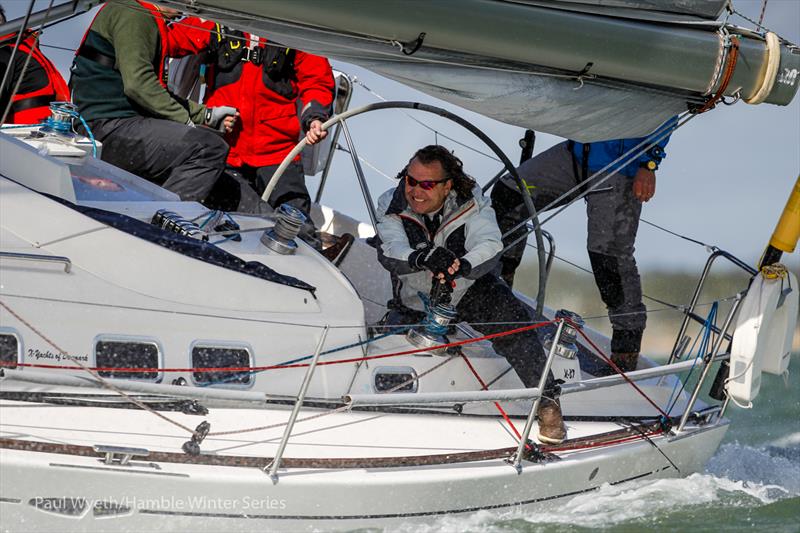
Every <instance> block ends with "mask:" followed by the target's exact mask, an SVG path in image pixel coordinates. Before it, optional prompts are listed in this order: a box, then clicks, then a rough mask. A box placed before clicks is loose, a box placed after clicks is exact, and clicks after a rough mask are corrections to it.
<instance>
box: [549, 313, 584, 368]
mask: <svg viewBox="0 0 800 533" xmlns="http://www.w3.org/2000/svg"><path fill="white" fill-rule="evenodd" d="M560 318H564V319H566V321H565V322H564V327H563V328H562V329H561V337H560V338H559V339H558V344H556V347H555V353H556V355H559V356H561V357H563V358H565V359H575V356H576V355H578V345H577V344H576V342H577V340H578V339H577V337H578V329H583V325H584V322H583V318H581V316H580V315H579V314H578V313H573V312H572V311H568V310H567V309H559V310H558V311H556V316H555V319H556V320H558V319H560ZM576 328H577V329H576ZM554 336H555V333H553V334H550V335H547V336H546V337H545V339H544V349H545V351H549V350H550V348H551V347H552V346H553V337H554Z"/></svg>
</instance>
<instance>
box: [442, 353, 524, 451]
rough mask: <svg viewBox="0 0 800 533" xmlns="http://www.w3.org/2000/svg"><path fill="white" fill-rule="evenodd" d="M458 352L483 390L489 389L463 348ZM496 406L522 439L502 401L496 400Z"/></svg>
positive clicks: (518, 437)
mask: <svg viewBox="0 0 800 533" xmlns="http://www.w3.org/2000/svg"><path fill="white" fill-rule="evenodd" d="M458 352H459V354H460V355H461V358H462V359H464V362H465V363H467V367H468V368H469V369H470V371H471V372H472V375H473V376H475V379H477V380H478V383H480V384H481V390H489V387H488V386H487V385H486V382H484V381H483V379H481V376H480V374H478V371H477V370H475V367H474V366H472V363H471V362H470V360H469V358H468V357H467V355H466V354H465V353H464V352H463V351H462V350H459V351H458ZM494 406H495V407H497V410H498V411H500V415H501V416H502V417H503V420H505V421H506V423H507V424H508V425H509V427H510V428H511V431H513V432H514V435H516V437H517V440H519V439H521V438H522V435H521V434H520V432H519V431H517V428H516V426H514V423H513V422H512V421H511V419H510V418H509V417H508V414H506V412H505V410H504V409H503V407H502V406H501V405H500V402H494Z"/></svg>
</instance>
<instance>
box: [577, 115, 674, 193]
mask: <svg viewBox="0 0 800 533" xmlns="http://www.w3.org/2000/svg"><path fill="white" fill-rule="evenodd" d="M677 122H678V117H677V116H675V117H672V118H671V119H669V120H668V121H666V122H665V123H664V124H662V125H661V126H659V128H658V129H657V130H656V131H654V132H653V133H651V134H650V135H649V136H648V137H650V138H653V139H657V138H658V137H659V136H660V135H661V134H662V133H663V132H665V131H667V130H668V129H671V128H674V127H675V125H676V124H677ZM648 137H638V138H636V139H616V140H613V141H602V142H594V143H586V144H584V143H579V142H573V141H570V146H571V147H572V153H573V154H574V155H575V161H576V162H577V165H578V171H579V172H580V171H581V169H582V168H583V166H584V161H583V154H584V146H586V147H587V148H586V149H587V150H588V151H589V157H588V164H587V165H586V170H587V171H588V172H589V173H593V172H597V171H598V170H601V169H603V168H605V167H606V165H608V164H609V163H611V162H612V161H614V160H616V159H617V158H618V157H620V156H621V155H622V154H624V153H626V152H628V151H629V150H631V149H632V148H634V147H635V146H637V145H638V144H639V143H641V142H642V141H644V140H645V139H647V138H648ZM669 137H670V136H669V135H667V136H666V137H664V138H663V139H661V140H660V141H659V142H657V143H656V145H655V146H653V147H652V148H650V149H649V150H648V151H646V152H645V153H643V154H641V155H640V156H639V157H638V158H636V159H635V160H633V161H631V162H630V163H628V164H627V165H625V166H624V167H622V168H621V169H620V171H619V173H620V174H622V175H623V176H628V177H629V178H632V177H633V176H635V175H636V172H637V171H638V170H639V167H640V166H641V165H642V164H644V163H647V162H648V161H655V162H656V164H660V163H661V160H662V159H664V157H665V156H666V153H665V152H664V147H665V146H666V145H667V143H668V142H669ZM642 147H644V146H642ZM636 151H637V152H638V150H636ZM626 159H627V158H626ZM618 166H619V165H614V166H612V167H611V168H609V169H608V171H613V170H616V169H617V168H618Z"/></svg>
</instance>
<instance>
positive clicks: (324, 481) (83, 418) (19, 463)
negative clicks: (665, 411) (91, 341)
mask: <svg viewBox="0 0 800 533" xmlns="http://www.w3.org/2000/svg"><path fill="white" fill-rule="evenodd" d="M3 409H4V411H3V412H4V416H3V423H2V426H1V427H2V437H3V438H8V437H11V436H14V437H16V438H22V439H24V440H26V441H37V442H42V443H45V444H44V446H46V448H45V449H47V450H49V452H45V451H43V452H32V451H28V450H19V449H8V448H4V449H0V463H1V464H2V465H3V475H2V477H0V502H1V503H0V506H1V507H0V516H1V517H2V521H1V522H0V526H2V529H3V530H4V531H10V532H13V531H30V526H31V525H32V524H35V525H36V526H35V528H36V529H37V530H40V531H44V530H47V531H49V530H58V531H76V532H77V531H86V532H95V531H109V530H115V531H198V532H199V531H251V530H255V529H258V530H292V531H295V530H320V529H324V530H331V529H343V530H347V529H356V528H364V527H376V526H388V525H397V524H399V523H406V522H411V521H417V520H420V521H425V522H430V521H431V520H435V519H436V518H438V517H442V516H444V515H448V514H454V513H455V514H457V513H469V512H474V511H477V510H481V509H494V510H497V511H499V512H505V511H517V510H534V509H538V508H544V507H547V506H552V505H555V504H556V503H555V502H556V501H557V500H559V499H564V498H569V497H572V496H574V495H576V494H580V493H584V492H589V491H592V490H596V489H597V488H598V487H600V486H601V485H603V484H605V483H611V484H617V483H623V482H625V481H630V480H634V479H655V478H663V477H678V476H685V475H688V474H690V473H692V472H696V471H698V470H699V469H701V468H702V467H703V465H704V464H705V462H706V461H707V460H708V459H709V458H710V457H711V456H712V455H713V454H714V452H715V451H716V449H717V447H718V445H719V443H720V441H721V439H722V438H723V436H724V435H725V432H726V430H727V422H725V421H723V422H722V423H721V424H717V425H712V426H708V427H705V428H697V427H687V429H686V432H685V433H683V434H681V435H679V436H674V435H668V434H667V435H665V434H659V435H653V436H652V437H651V441H652V444H651V443H650V442H648V441H647V440H645V439H643V438H641V437H640V436H638V435H637V434H636V433H634V434H633V435H628V436H627V437H619V438H618V439H615V440H621V441H622V442H619V443H616V444H608V445H602V446H596V445H595V446H589V445H588V444H586V443H584V444H582V445H580V444H576V446H579V447H578V448H577V449H575V450H564V451H557V452H555V454H556V455H558V456H559V458H560V460H556V461H552V462H542V463H532V462H528V461H524V462H523V465H522V466H523V467H522V472H521V473H520V474H518V473H517V471H516V470H515V469H514V468H513V467H512V465H510V464H509V463H508V462H507V461H506V460H505V459H504V458H500V457H498V458H494V459H488V460H477V461H470V462H459V463H452V464H433V465H427V466H426V465H414V464H412V465H411V466H405V467H404V466H393V467H380V466H374V467H369V466H367V465H368V463H369V462H370V461H373V460H377V459H378V458H391V457H393V458H395V459H397V458H403V459H402V460H403V461H406V462H407V463H413V462H415V461H417V462H420V461H425V459H421V458H422V457H424V456H425V455H428V454H435V455H437V456H438V457H439V459H438V460H439V461H441V460H442V459H441V456H442V455H444V454H458V453H465V452H481V451H482V450H493V449H498V448H504V449H505V448H513V447H514V446H515V441H514V439H513V437H512V436H511V435H510V433H509V432H508V431H507V430H506V429H505V427H504V426H503V425H502V423H500V422H498V421H497V420H492V419H488V418H482V419H481V418H474V417H455V416H450V417H442V416H440V415H439V416H437V415H398V414H394V415H388V414H380V413H340V414H334V415H329V416H327V417H323V418H320V419H318V420H314V421H311V422H304V423H303V425H302V426H298V427H297V428H296V430H295V435H294V437H293V438H292V441H291V443H290V445H289V447H288V449H287V452H286V456H285V457H286V458H287V459H285V460H286V461H291V460H302V459H304V458H306V459H309V458H318V459H320V460H321V461H320V464H319V465H318V466H314V467H302V466H298V467H291V468H282V469H280V470H279V474H278V475H279V477H278V481H277V483H273V480H272V479H271V478H270V476H269V475H268V474H267V473H265V472H264V471H263V470H262V469H261V468H260V467H259V466H260V465H259V464H258V460H255V463H256V464H252V465H250V466H216V465H207V464H193V463H191V462H188V463H186V462H169V461H167V460H157V459H164V457H170V458H172V459H173V460H184V461H191V459H190V458H188V456H186V455H182V454H181V452H180V446H181V444H182V443H183V442H185V441H186V440H187V439H186V436H185V434H182V433H181V432H179V431H176V430H174V429H173V428H170V427H169V426H167V425H165V424H164V422H162V421H160V420H157V419H155V418H154V417H152V415H149V414H147V413H143V412H139V411H129V410H122V411H121V412H118V413H115V411H117V410H110V409H93V408H82V409H81V412H80V414H79V416H78V417H77V419H72V418H70V419H62V421H61V422H60V423H57V424H54V425H51V426H50V427H41V426H38V421H39V420H40V419H45V420H53V417H52V415H53V412H52V411H58V410H62V411H63V410H64V409H68V410H71V411H74V409H70V408H59V407H34V408H31V406H30V405H25V404H18V405H10V404H6V405H4V406H3ZM32 410H33V411H34V413H33V414H31V411H32ZM48 411H51V412H48ZM109 411H110V412H109ZM287 414H288V413H287V411H280V410H278V411H261V410H247V411H244V412H242V411H241V410H235V411H233V410H219V411H212V413H211V414H210V415H209V416H208V417H206V419H207V420H210V421H211V423H212V428H213V427H214V426H217V424H218V422H220V421H222V422H220V423H219V427H216V428H215V429H217V430H222V431H224V430H225V429H226V428H231V427H249V426H252V425H254V424H257V425H263V424H266V423H269V422H270V421H271V420H274V419H276V420H281V421H285V419H286V417H287ZM306 414H307V413H306ZM169 415H170V417H171V418H174V419H176V420H180V421H182V422H184V423H186V424H191V425H194V424H195V423H196V422H197V421H198V417H190V416H187V415H176V414H175V413H169ZM112 418H117V422H116V423H114V422H113V421H112V420H111V419H112ZM521 424H522V422H521V421H520V422H518V426H521ZM54 426H55V427H54ZM568 426H569V429H570V437H571V438H572V439H576V438H580V437H583V436H586V435H589V434H596V433H598V432H600V433H602V432H604V431H614V430H617V431H618V430H619V429H620V426H618V425H616V424H612V423H589V422H570V423H568ZM113 427H124V428H127V429H126V430H120V431H108V428H113ZM77 428H81V429H80V430H79V431H78V430H77ZM281 431H282V429H273V430H269V431H263V432H257V433H247V434H241V435H231V436H228V437H209V438H208V439H207V440H206V441H204V443H203V445H202V448H203V453H204V455H203V456H201V457H205V456H206V455H210V456H212V457H214V456H216V457H220V456H224V457H228V458H234V457H239V458H242V457H246V458H259V457H265V458H269V457H271V456H272V454H273V453H274V451H275V448H276V446H277V443H278V441H279V439H280V434H281ZM123 443H124V444H126V445H128V446H141V445H144V444H147V445H148V447H149V449H150V451H151V453H154V452H156V451H160V452H167V455H166V456H156V457H154V458H141V459H138V458H135V459H134V460H132V461H131V463H130V464H128V465H125V466H122V465H107V464H105V463H104V462H103V460H102V458H101V457H100V456H101V455H102V454H100V456H98V455H97V454H94V453H91V452H89V453H90V455H89V456H81V455H74V453H83V452H82V451H81V450H83V451H84V452H85V451H86V450H90V448H85V447H86V446H91V445H93V444H123ZM66 444H70V445H74V446H76V448H72V449H71V451H72V453H52V452H53V450H52V449H51V448H50V447H55V448H57V447H58V446H60V445H66ZM568 444H569V443H566V444H565V445H562V446H561V447H562V448H563V447H567V446H568ZM654 445H656V446H658V448H659V449H660V452H659V451H658V450H657V449H656V448H655V446H654ZM47 446H50V447H47ZM63 451H64V452H66V449H64V450H63ZM169 452H173V453H174V455H169ZM506 455H507V454H506ZM326 458H327V459H333V458H338V459H342V460H349V461H356V460H357V459H358V461H361V462H363V463H365V465H363V466H362V467H350V468H345V467H340V468H336V467H334V466H333V465H332V464H323V463H324V460H325V459H326ZM667 458H669V459H667ZM230 460H232V459H230ZM244 460H246V461H252V460H253V459H244ZM268 461H269V459H264V460H263V466H266V464H267V463H268ZM358 461H356V462H358ZM670 461H671V463H673V464H671V463H670ZM334 464H335V463H334ZM347 466H352V464H351V465H347ZM676 467H677V470H676ZM50 498H55V499H56V500H49V499H50ZM58 499H62V500H58ZM60 501H67V502H69V503H68V504H66V506H67V507H69V510H65V506H64V504H60V503H59V502H60ZM53 502H55V503H53ZM59 505H60V507H61V508H60V509H59ZM118 506H123V507H125V508H127V509H121V508H119V507H118ZM69 512H74V513H75V515H70V514H68V513H69ZM65 513H67V514H65ZM108 514H110V516H106V515H108Z"/></svg>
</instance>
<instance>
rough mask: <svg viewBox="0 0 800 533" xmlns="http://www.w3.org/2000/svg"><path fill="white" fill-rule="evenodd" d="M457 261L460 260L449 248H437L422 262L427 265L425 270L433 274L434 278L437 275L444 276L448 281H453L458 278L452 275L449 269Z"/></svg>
mask: <svg viewBox="0 0 800 533" xmlns="http://www.w3.org/2000/svg"><path fill="white" fill-rule="evenodd" d="M456 259H458V256H457V255H456V254H454V253H453V252H451V251H450V250H448V249H447V248H442V247H441V246H437V247H436V248H434V249H433V251H432V252H430V253H429V254H428V255H427V256H425V257H424V258H423V259H422V261H421V262H422V264H423V265H425V268H427V269H428V270H430V271H431V272H433V275H434V276H435V275H437V274H444V277H445V279H446V280H447V281H453V280H454V279H455V278H456V276H453V275H450V273H448V272H447V269H448V268H450V267H451V266H452V265H453V262H454V261H455V260H456Z"/></svg>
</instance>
